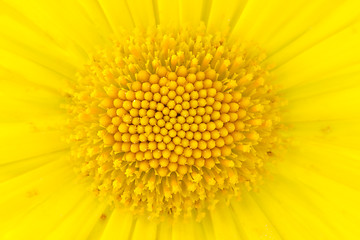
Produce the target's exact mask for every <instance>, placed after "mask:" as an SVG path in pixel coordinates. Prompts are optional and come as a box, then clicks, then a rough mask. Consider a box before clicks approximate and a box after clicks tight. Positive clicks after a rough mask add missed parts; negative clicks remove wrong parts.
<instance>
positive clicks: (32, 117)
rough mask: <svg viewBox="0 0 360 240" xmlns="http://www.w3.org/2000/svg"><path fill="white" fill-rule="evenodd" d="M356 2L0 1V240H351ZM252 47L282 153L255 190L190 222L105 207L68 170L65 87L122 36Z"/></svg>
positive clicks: (355, 196)
mask: <svg viewBox="0 0 360 240" xmlns="http://www.w3.org/2000/svg"><path fill="white" fill-rule="evenodd" d="M359 9H360V3H359V1H350V0H349V1H345V0H344V1H340V0H339V1H338V0H336V1H325V0H315V1H308V0H295V1H284V0H274V1H268V0H248V1H237V0H236V1H235V0H234V1H233V0H212V1H207V0H203V1H200V0H199V1H198V0H191V1H190V0H179V1H169V0H153V1H150V0H145V1H140V0H136V1H130V0H128V1H125V0H119V1H111V0H77V1H73V0H71V1H70V0H64V1H56V2H54V1H45V0H38V1H24V0H3V1H1V2H0V29H1V30H0V99H1V102H0V130H1V131H0V153H1V156H0V192H1V195H0V239H166V240H167V239H174V240H175V239H189V240H191V239H196V240H199V239H209V240H212V239H218V240H222V239H234V240H235V239H236V240H238V239H357V238H358V236H359V235H360V229H359V227H358V222H359V220H360V219H359V213H360V209H359V202H360V194H359V190H360V188H359V180H360V174H359V172H360V171H359V170H360V162H359V161H360V147H359V142H360V141H359V140H360V139H359V134H360V125H359V123H360V118H359V117H360V108H359V103H360V100H359V99H360V98H359V95H360V85H359V77H360V73H359V71H360V61H359V56H360V47H359V42H360V28H359V26H360V25H359V13H360V11H359ZM201 23H204V24H205V26H206V29H207V31H209V32H210V31H211V32H214V31H215V32H216V31H220V32H228V34H229V38H228V39H229V41H242V42H251V43H254V44H256V45H258V46H259V47H260V48H261V49H263V50H264V51H265V52H266V55H267V58H266V59H265V63H266V64H269V65H271V66H272V68H271V70H270V74H271V78H272V79H273V84H275V85H277V86H279V88H280V89H281V91H280V92H279V95H281V97H282V99H285V100H286V101H287V105H286V106H285V107H284V108H282V123H283V124H285V125H286V126H287V127H286V128H285V129H284V130H283V131H282V132H283V134H284V135H285V137H286V139H289V144H288V145H287V147H286V148H285V149H284V151H283V153H282V154H281V156H279V157H277V159H276V161H274V163H271V164H268V165H267V166H266V169H267V170H268V172H269V174H268V175H267V176H266V177H264V179H263V184H259V185H258V190H257V191H256V192H254V191H250V192H247V191H243V192H242V194H241V200H240V201H239V200H237V199H236V200H235V199H233V200H230V201H228V202H225V201H224V202H219V203H218V204H217V205H216V207H215V208H214V209H213V210H211V211H208V213H207V214H206V216H205V217H204V218H203V219H202V221H200V222H198V221H196V219H195V218H194V219H193V218H191V219H189V220H187V221H162V222H158V221H149V220H148V218H147V217H146V216H143V217H138V216H135V215H133V214H132V213H129V212H128V211H126V209H121V208H115V209H114V208H112V207H111V206H109V205H108V203H107V202H106V201H103V200H101V198H98V197H95V196H94V195H93V194H92V193H91V192H89V189H88V188H89V185H88V184H87V183H81V180H80V179H79V178H80V177H79V175H78V174H76V173H75V172H74V170H73V166H72V160H71V159H70V147H71V146H70V144H69V143H67V142H66V139H67V137H68V136H67V135H66V134H65V132H66V131H64V129H65V126H68V117H67V114H66V112H65V110H64V107H65V106H66V105H67V104H68V101H67V99H68V97H69V96H68V95H67V94H66V93H65V92H66V91H64V90H65V89H67V88H68V82H76V79H77V78H76V73H77V72H78V71H79V69H81V68H82V67H83V66H84V65H86V64H88V63H89V62H90V60H91V59H92V58H91V57H92V56H93V54H94V53H96V52H98V51H99V50H101V49H106V48H108V47H109V46H111V45H112V42H113V40H116V39H118V38H119V37H121V36H123V34H124V32H126V31H130V32H131V31H132V30H133V29H135V28H137V29H147V28H149V27H154V26H156V25H157V24H160V25H161V26H164V27H171V28H174V27H181V26H194V27H198V26H200V25H201Z"/></svg>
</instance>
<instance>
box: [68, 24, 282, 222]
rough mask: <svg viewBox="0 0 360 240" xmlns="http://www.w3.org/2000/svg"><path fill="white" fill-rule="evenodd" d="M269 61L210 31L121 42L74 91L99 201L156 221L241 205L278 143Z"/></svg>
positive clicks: (74, 116)
mask: <svg viewBox="0 0 360 240" xmlns="http://www.w3.org/2000/svg"><path fill="white" fill-rule="evenodd" d="M263 59H264V56H263V54H262V52H261V51H260V50H259V49H258V48H257V47H255V46H253V45H249V44H248V45H246V44H241V43H236V44H230V43H228V42H227V41H226V36H224V35H222V34H221V33H216V34H214V35H211V34H208V33H206V31H205V28H204V27H202V28H200V29H197V30H190V29H180V30H177V31H175V30H174V31H166V32H165V31H164V30H162V29H160V28H157V29H152V30H148V31H146V32H141V31H137V32H136V33H135V34H133V35H130V36H128V37H124V38H123V39H119V40H118V41H116V42H115V43H114V46H113V48H112V49H109V50H104V51H100V52H99V53H98V54H97V55H95V56H94V58H93V60H92V62H91V63H90V64H89V65H87V66H86V68H85V69H84V70H83V71H82V72H80V74H79V79H78V81H77V82H76V83H75V84H74V86H73V89H72V91H71V92H70V94H71V96H72V99H71V103H69V105H68V109H69V113H70V117H71V120H70V127H71V129H72V134H71V136H70V139H71V140H72V141H73V142H74V144H73V148H72V155H73V159H74V162H75V163H76V166H77V170H78V172H80V173H81V174H82V175H83V176H85V177H87V178H88V179H91V181H92V186H93V189H94V192H95V193H97V194H98V195H100V196H104V197H106V198H107V199H109V200H110V201H111V202H112V203H113V204H115V205H119V206H121V207H126V208H127V209H129V210H131V211H133V212H135V213H144V212H146V213H147V214H149V215H150V216H152V217H158V216H163V215H171V216H179V215H183V216H191V214H197V215H198V216H203V215H204V214H203V213H204V211H206V210H207V209H212V208H213V207H214V205H215V203H216V202H218V201H219V200H220V199H222V198H228V197H231V196H238V195H239V194H240V192H241V191H240V190H241V188H243V187H244V186H246V187H251V186H254V185H255V184H256V182H257V181H258V180H259V179H261V175H262V172H263V171H264V170H263V165H264V163H266V162H267V161H268V158H269V154H267V153H268V152H272V153H274V152H275V151H274V149H275V148H276V146H277V145H278V144H279V142H280V140H279V139H280V138H279V137H278V136H277V129H278V128H279V117H278V108H279V105H280V102H279V98H278V97H277V96H276V91H275V90H274V88H273V86H272V85H271V83H270V81H269V77H268V76H269V73H268V70H267V67H266V65H265V64H264V63H263V62H262V61H263ZM272 155H274V154H272Z"/></svg>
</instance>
